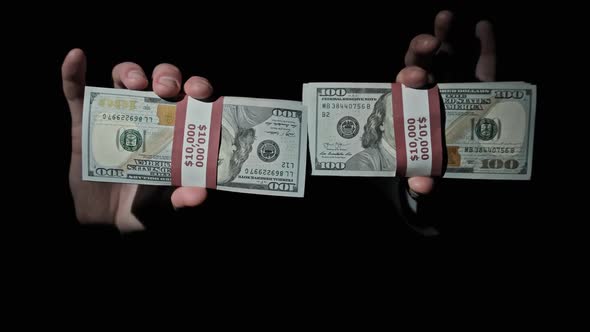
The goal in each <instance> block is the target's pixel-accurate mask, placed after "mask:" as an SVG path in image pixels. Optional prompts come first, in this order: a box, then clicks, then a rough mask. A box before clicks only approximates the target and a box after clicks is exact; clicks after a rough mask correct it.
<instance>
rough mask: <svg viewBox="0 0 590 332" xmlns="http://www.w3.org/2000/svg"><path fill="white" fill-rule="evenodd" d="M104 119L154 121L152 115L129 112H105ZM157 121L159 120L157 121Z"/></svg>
mask: <svg viewBox="0 0 590 332" xmlns="http://www.w3.org/2000/svg"><path fill="white" fill-rule="evenodd" d="M102 119H103V120H109V121H133V122H145V123H154V118H153V117H151V116H142V115H129V114H121V113H118V114H117V113H103V114H102ZM155 122H157V121H155Z"/></svg>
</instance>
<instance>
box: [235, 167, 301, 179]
mask: <svg viewBox="0 0 590 332" xmlns="http://www.w3.org/2000/svg"><path fill="white" fill-rule="evenodd" d="M244 173H245V174H250V175H271V176H291V177H293V176H295V172H293V171H278V170H276V169H261V168H245V169H244Z"/></svg>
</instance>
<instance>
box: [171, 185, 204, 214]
mask: <svg viewBox="0 0 590 332" xmlns="http://www.w3.org/2000/svg"><path fill="white" fill-rule="evenodd" d="M206 198H207V189H205V188H197V187H180V188H177V189H176V190H175V191H174V192H173V193H172V197H171V198H170V199H171V200H172V206H174V208H175V209H178V208H182V207H188V206H197V205H200V204H201V203H203V202H204V201H205V199H206Z"/></svg>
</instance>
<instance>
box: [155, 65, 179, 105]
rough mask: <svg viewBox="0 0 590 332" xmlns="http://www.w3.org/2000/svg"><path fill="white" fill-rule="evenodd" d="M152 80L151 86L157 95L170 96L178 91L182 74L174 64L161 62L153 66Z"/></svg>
mask: <svg viewBox="0 0 590 332" xmlns="http://www.w3.org/2000/svg"><path fill="white" fill-rule="evenodd" d="M152 80H153V81H152V87H153V88H154V92H155V93H156V94H157V95H158V96H160V97H162V98H172V97H176V96H177V95H178V93H179V92H180V84H181V82H182V74H181V73H180V70H179V69H178V68H177V67H176V66H174V65H171V64H168V63H161V64H159V65H157V66H156V68H154V71H153V73H152Z"/></svg>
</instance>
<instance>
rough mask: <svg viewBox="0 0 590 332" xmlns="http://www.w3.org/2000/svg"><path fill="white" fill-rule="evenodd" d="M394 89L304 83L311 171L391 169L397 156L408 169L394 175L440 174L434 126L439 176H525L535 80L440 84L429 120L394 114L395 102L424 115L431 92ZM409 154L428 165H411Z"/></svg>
mask: <svg viewBox="0 0 590 332" xmlns="http://www.w3.org/2000/svg"><path fill="white" fill-rule="evenodd" d="M396 89H398V90H399V86H398V85H396V84H393V85H392V84H383V83H309V84H305V85H304V87H303V104H304V105H305V106H306V108H307V109H308V110H309V127H308V128H309V141H310V154H311V161H312V163H311V164H312V167H313V170H312V174H313V175H336V176H395V175H396V170H398V171H399V169H400V167H399V166H400V164H402V163H403V165H404V167H407V170H406V171H405V174H401V175H405V176H412V175H439V174H437V172H438V164H437V163H438V160H437V159H436V158H438V156H437V154H436V153H435V152H436V144H435V143H436V133H438V132H440V135H442V145H443V147H444V148H443V150H442V151H441V152H442V154H443V156H442V160H441V161H442V164H443V165H442V166H443V172H444V177H447V178H461V179H503V180H526V179H530V177H531V170H532V151H533V134H534V128H535V124H534V121H535V108H536V87H535V86H534V85H531V84H528V83H524V82H494V83H451V84H439V85H438V89H439V92H440V101H441V103H440V113H441V114H440V115H441V118H440V121H437V120H438V119H434V118H432V119H430V122H429V123H428V126H426V125H425V124H424V123H423V122H420V120H422V119H423V117H421V116H418V117H406V118H403V117H399V116H396V112H397V110H396V109H400V108H401V109H403V111H404V113H405V110H406V109H408V108H409V109H413V110H416V112H420V109H423V111H422V114H426V113H427V110H426V109H427V108H428V107H430V108H431V109H432V107H433V106H432V105H433V104H435V103H434V102H433V100H432V96H431V94H430V96H429V94H428V93H426V92H425V91H426V90H424V92H422V93H421V94H420V93H419V92H416V89H408V88H406V87H404V86H402V88H401V93H399V92H398V93H396ZM429 105H430V106H429ZM431 114H432V112H431ZM443 126H444V127H443ZM437 127H439V128H438V129H440V131H437V130H436V129H437ZM443 128H444V129H443ZM400 130H401V131H404V133H403V134H400V133H399V131H400ZM421 152H424V153H425V154H421ZM427 152H432V154H430V155H429V154H427ZM412 159H418V160H422V159H426V160H425V162H429V164H428V165H426V167H422V169H420V168H419V167H418V168H417V171H413V170H412V169H410V166H411V164H410V163H409V162H410V161H411V160H412ZM418 166H420V165H418ZM398 175H400V174H398Z"/></svg>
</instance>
